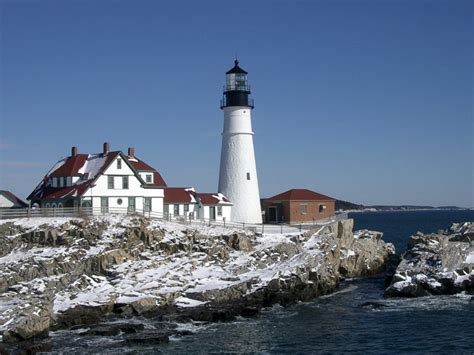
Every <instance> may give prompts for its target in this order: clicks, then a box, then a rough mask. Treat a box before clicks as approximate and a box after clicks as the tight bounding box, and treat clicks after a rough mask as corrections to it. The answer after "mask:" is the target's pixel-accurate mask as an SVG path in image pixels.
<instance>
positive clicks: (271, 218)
mask: <svg viewBox="0 0 474 355" xmlns="http://www.w3.org/2000/svg"><path fill="white" fill-rule="evenodd" d="M277 221H278V214H277V208H276V207H270V208H268V222H270V223H276V222H277Z"/></svg>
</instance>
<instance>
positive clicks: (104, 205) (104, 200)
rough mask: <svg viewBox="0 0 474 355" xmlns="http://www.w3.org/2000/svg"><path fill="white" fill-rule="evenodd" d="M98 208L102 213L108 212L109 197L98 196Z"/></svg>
mask: <svg viewBox="0 0 474 355" xmlns="http://www.w3.org/2000/svg"><path fill="white" fill-rule="evenodd" d="M100 210H101V212H102V213H107V212H109V198H108V197H101V198H100Z"/></svg>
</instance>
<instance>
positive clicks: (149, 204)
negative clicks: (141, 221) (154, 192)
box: [143, 197, 151, 212]
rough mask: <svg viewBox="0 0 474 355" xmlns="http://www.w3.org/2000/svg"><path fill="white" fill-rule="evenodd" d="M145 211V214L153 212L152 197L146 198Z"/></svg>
mask: <svg viewBox="0 0 474 355" xmlns="http://www.w3.org/2000/svg"><path fill="white" fill-rule="evenodd" d="M143 210H144V211H145V212H150V211H151V197H145V200H144V206H143Z"/></svg>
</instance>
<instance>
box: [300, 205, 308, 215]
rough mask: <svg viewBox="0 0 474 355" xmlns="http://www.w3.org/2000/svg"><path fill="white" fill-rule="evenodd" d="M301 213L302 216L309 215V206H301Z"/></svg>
mask: <svg viewBox="0 0 474 355" xmlns="http://www.w3.org/2000/svg"><path fill="white" fill-rule="evenodd" d="M300 212H301V214H306V213H308V205H307V204H306V203H302V204H300Z"/></svg>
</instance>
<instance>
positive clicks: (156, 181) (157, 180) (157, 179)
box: [153, 171, 167, 187]
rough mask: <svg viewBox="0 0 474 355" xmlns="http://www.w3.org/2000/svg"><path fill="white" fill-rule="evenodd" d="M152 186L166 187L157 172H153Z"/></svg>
mask: <svg viewBox="0 0 474 355" xmlns="http://www.w3.org/2000/svg"><path fill="white" fill-rule="evenodd" d="M153 175H154V176H153V185H154V186H159V187H166V186H167V185H166V182H165V180H163V178H162V177H161V175H160V173H159V172H158V171H154V172H153Z"/></svg>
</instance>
